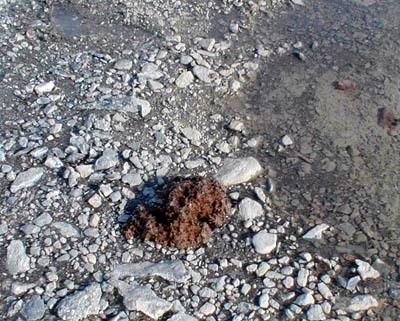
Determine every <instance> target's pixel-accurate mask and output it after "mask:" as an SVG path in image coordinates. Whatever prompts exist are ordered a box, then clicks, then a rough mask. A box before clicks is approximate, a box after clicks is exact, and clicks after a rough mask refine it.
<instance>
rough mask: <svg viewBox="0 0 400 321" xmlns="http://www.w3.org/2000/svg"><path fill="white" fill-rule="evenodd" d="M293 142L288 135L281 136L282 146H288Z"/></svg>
mask: <svg viewBox="0 0 400 321" xmlns="http://www.w3.org/2000/svg"><path fill="white" fill-rule="evenodd" d="M292 144H293V140H292V139H291V138H290V136H288V135H285V136H283V137H282V145H283V146H289V145H292Z"/></svg>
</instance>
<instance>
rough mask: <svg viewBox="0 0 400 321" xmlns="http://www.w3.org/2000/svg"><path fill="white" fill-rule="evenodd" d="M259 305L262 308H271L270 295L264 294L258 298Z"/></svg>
mask: <svg viewBox="0 0 400 321" xmlns="http://www.w3.org/2000/svg"><path fill="white" fill-rule="evenodd" d="M258 305H259V306H260V308H263V309H267V308H268V307H269V295H268V294H267V293H264V294H262V295H260V297H259V298H258Z"/></svg>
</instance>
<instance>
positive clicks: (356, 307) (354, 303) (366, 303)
mask: <svg viewBox="0 0 400 321" xmlns="http://www.w3.org/2000/svg"><path fill="white" fill-rule="evenodd" d="M376 307H378V301H377V300H376V299H375V298H374V297H373V296H372V295H357V296H355V297H354V298H352V299H351V300H350V302H349V304H348V306H347V311H348V312H358V311H365V310H369V309H371V308H376Z"/></svg>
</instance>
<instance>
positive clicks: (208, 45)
mask: <svg viewBox="0 0 400 321" xmlns="http://www.w3.org/2000/svg"><path fill="white" fill-rule="evenodd" d="M198 44H199V46H200V47H201V48H203V49H204V50H207V51H211V50H212V49H213V48H214V45H215V39H214V38H209V39H202V40H200V41H199V42H198Z"/></svg>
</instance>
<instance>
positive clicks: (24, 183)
mask: <svg viewBox="0 0 400 321" xmlns="http://www.w3.org/2000/svg"><path fill="white" fill-rule="evenodd" d="M43 174H44V170H43V168H41V167H36V168H35V167H32V168H30V169H28V170H26V171H25V172H21V173H19V174H18V176H17V178H16V179H15V180H14V182H13V183H12V184H11V188H10V190H11V193H17V192H18V191H20V190H21V189H23V188H28V187H32V186H34V185H36V184H37V183H38V182H39V181H40V180H41V179H42V177H43Z"/></svg>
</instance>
